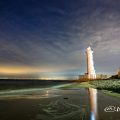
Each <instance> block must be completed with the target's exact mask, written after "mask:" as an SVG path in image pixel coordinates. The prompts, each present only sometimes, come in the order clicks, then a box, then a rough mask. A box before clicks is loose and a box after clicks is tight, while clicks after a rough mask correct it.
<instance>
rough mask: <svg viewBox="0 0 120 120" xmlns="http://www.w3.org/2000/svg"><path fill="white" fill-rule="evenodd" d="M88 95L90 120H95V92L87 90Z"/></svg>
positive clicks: (90, 89)
mask: <svg viewBox="0 0 120 120" xmlns="http://www.w3.org/2000/svg"><path fill="white" fill-rule="evenodd" d="M88 94H89V100H90V109H91V115H90V117H91V120H97V90H96V89H93V88H89V89H88Z"/></svg>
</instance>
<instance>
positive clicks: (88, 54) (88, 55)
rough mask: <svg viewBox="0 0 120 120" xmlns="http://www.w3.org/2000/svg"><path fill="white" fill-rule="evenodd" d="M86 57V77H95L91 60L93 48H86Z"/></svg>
mask: <svg viewBox="0 0 120 120" xmlns="http://www.w3.org/2000/svg"><path fill="white" fill-rule="evenodd" d="M86 59H87V78H88V79H96V73H95V69H94V62H93V50H92V49H91V47H90V46H89V47H88V48H87V49H86Z"/></svg>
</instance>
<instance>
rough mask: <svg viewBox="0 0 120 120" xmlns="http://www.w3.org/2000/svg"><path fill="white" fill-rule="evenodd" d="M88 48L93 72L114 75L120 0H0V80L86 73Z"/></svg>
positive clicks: (119, 62)
mask: <svg viewBox="0 0 120 120" xmlns="http://www.w3.org/2000/svg"><path fill="white" fill-rule="evenodd" d="M89 45H90V46H91V47H92V48H93V50H94V64H95V70H96V73H104V74H115V73H116V72H117V70H118V68H119V67H120V1H119V0H0V76H19V77H28V78H32V77H36V78H41V79H42V78H48V77H49V78H52V77H67V78H72V77H73V76H76V75H79V74H84V73H85V72H86V56H85V50H86V48H87V47H88V46H89Z"/></svg>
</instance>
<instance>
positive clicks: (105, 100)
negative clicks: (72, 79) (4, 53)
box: [0, 87, 120, 120]
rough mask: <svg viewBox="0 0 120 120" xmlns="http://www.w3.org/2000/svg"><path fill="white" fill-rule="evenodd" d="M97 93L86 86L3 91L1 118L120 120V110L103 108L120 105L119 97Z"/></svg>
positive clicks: (0, 104) (24, 119) (8, 119)
mask: <svg viewBox="0 0 120 120" xmlns="http://www.w3.org/2000/svg"><path fill="white" fill-rule="evenodd" d="M94 92H95V91H94V90H92V89H91V90H89V89H85V88H79V89H70V88H69V89H65V90H64V89H59V87H52V88H47V89H39V88H37V89H34V90H30V89H29V90H28V91H27V89H26V91H24V90H23V91H17V92H12V93H3V94H1V95H0V120H95V119H96V120H119V118H120V112H105V111H104V108H105V107H107V106H116V107H117V106H120V99H119V98H114V97H111V96H106V95H105V94H104V93H101V92H100V91H97V92H96V94H94ZM93 98H94V99H93ZM91 101H92V102H91ZM94 102H97V103H94ZM91 103H94V104H91ZM95 105H96V106H95ZM95 108H96V109H95ZM92 113H95V114H96V115H97V117H95V116H93V114H92Z"/></svg>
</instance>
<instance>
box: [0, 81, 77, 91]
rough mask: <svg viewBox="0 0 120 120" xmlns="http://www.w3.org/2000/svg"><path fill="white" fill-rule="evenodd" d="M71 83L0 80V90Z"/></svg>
mask: <svg viewBox="0 0 120 120" xmlns="http://www.w3.org/2000/svg"><path fill="white" fill-rule="evenodd" d="M72 82H75V80H38V79H0V90H5V89H22V88H36V87H40V88H44V87H50V86H54V85H60V84H67V83H72Z"/></svg>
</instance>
